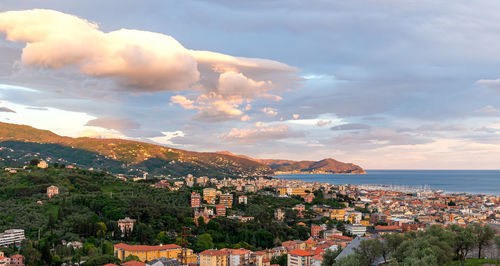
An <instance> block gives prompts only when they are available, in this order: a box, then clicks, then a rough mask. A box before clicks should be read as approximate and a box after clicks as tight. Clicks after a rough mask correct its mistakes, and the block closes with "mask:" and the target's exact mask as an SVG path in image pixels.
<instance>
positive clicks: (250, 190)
mask: <svg viewBox="0 0 500 266" xmlns="http://www.w3.org/2000/svg"><path fill="white" fill-rule="evenodd" d="M245 191H246V192H248V193H255V191H257V189H256V188H255V185H254V184H246V185H245Z"/></svg>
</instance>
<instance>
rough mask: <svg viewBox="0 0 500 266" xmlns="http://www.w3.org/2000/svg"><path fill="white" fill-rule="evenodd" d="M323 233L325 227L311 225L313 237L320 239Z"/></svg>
mask: <svg viewBox="0 0 500 266" xmlns="http://www.w3.org/2000/svg"><path fill="white" fill-rule="evenodd" d="M321 231H323V227H321V226H319V225H315V224H313V225H311V237H319V236H320V234H321Z"/></svg>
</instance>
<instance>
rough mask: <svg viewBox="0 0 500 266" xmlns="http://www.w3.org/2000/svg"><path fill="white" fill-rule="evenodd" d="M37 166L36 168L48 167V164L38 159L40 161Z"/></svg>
mask: <svg viewBox="0 0 500 266" xmlns="http://www.w3.org/2000/svg"><path fill="white" fill-rule="evenodd" d="M37 167H38V168H47V167H49V164H48V163H47V162H46V161H44V160H40V162H39V163H38V164H37Z"/></svg>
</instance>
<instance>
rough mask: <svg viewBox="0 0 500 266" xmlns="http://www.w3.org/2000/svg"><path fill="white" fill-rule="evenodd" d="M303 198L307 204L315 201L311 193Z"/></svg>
mask: <svg viewBox="0 0 500 266" xmlns="http://www.w3.org/2000/svg"><path fill="white" fill-rule="evenodd" d="M302 198H303V199H304V201H305V202H307V203H311V202H313V200H314V194H312V193H309V194H307V195H303V196H302Z"/></svg>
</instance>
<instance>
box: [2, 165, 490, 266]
mask: <svg viewBox="0 0 500 266" xmlns="http://www.w3.org/2000/svg"><path fill="white" fill-rule="evenodd" d="M36 167H37V168H39V169H44V168H47V167H49V166H48V165H47V164H46V163H45V162H40V163H39V164H38V165H37V166H36ZM18 171H20V172H22V171H30V170H29V169H22V168H17V169H14V168H5V172H7V173H10V174H15V173H17V172H18ZM115 178H116V179H117V180H120V182H127V183H129V182H130V183H143V182H146V181H149V182H148V184H149V186H150V187H151V188H152V189H154V191H155V193H163V192H162V191H168V192H169V193H180V191H185V189H189V191H190V193H189V201H188V204H189V206H186V207H190V209H191V215H190V216H191V219H192V221H193V222H194V227H201V226H206V225H210V224H211V222H210V221H211V220H212V219H229V220H233V221H236V222H238V223H241V224H245V223H252V222H254V220H255V219H256V217H255V216H254V215H252V213H255V212H253V211H252V210H251V209H249V208H247V207H248V206H252V203H254V202H255V201H257V200H259V201H261V200H262V199H261V198H260V197H265V198H269V199H271V200H272V201H276V202H278V201H279V202H284V204H283V206H276V208H274V209H273V210H272V214H273V216H272V217H270V219H271V220H273V222H276V223H282V224H284V225H287V224H290V221H295V222H296V223H295V224H293V225H291V226H294V227H297V228H300V229H299V230H302V231H303V232H305V233H303V234H302V235H301V238H302V239H300V237H299V238H298V239H292V240H287V241H280V239H279V238H277V236H271V237H272V238H276V240H274V241H272V243H271V244H269V245H268V246H267V248H257V246H259V245H258V244H256V242H254V243H251V244H248V246H247V247H245V246H241V247H238V248H227V247H226V248H220V249H217V248H216V247H215V246H214V244H213V243H212V240H211V236H210V234H208V236H207V235H206V234H205V235H201V236H197V238H198V242H200V238H203V237H205V238H207V239H208V240H207V241H206V242H207V243H208V244H207V245H205V246H203V247H202V248H200V247H198V248H197V250H198V252H195V251H194V250H193V249H192V248H191V247H190V246H189V243H188V242H189V241H188V240H187V239H188V237H192V235H191V232H190V230H191V228H187V227H183V228H182V232H178V234H177V240H176V241H175V242H172V243H165V244H159V245H143V244H140V245H137V244H136V243H133V242H130V243H125V242H120V243H115V244H114V246H113V256H114V257H115V258H117V259H118V261H120V263H121V265H200V266H226V265H227V266H236V265H257V266H269V265H275V264H280V265H290V266H313V265H314V266H320V265H325V264H322V263H323V260H324V259H325V258H324V254H325V252H333V253H334V252H337V253H334V254H335V256H336V257H337V259H338V258H342V257H346V256H348V255H349V254H352V253H354V252H355V249H356V247H357V246H359V245H360V242H361V240H363V239H377V238H380V237H382V236H384V235H386V234H403V233H406V232H418V231H425V230H426V229H427V228H429V227H431V226H435V225H438V226H440V227H448V226H451V225H459V226H462V227H463V226H466V225H469V224H482V225H488V226H489V227H491V228H493V229H494V230H495V231H496V234H497V235H498V233H499V231H500V230H499V228H500V222H499V221H500V197H498V196H493V195H474V194H466V193H451V194H448V193H444V192H442V191H434V190H430V189H428V188H416V189H412V188H408V187H393V186H377V185H366V186H354V185H331V184H328V183H316V182H312V183H308V182H303V181H298V180H287V179H280V178H275V177H240V178H224V179H216V178H209V177H194V176H192V175H188V176H185V177H180V178H172V177H170V178H167V177H161V178H149V179H148V180H146V177H145V176H144V177H142V178H137V177H135V178H133V177H125V176H123V175H117V176H115ZM60 196H61V195H60V188H59V187H57V186H55V185H51V186H48V187H47V188H46V197H45V199H44V200H40V201H37V204H39V205H43V204H45V202H48V201H51V200H53V199H54V198H57V197H60ZM273 199H274V200H273ZM280 200H282V201H280ZM259 204H260V203H259ZM257 218H258V217H257ZM138 219H140V218H139V217H121V218H120V219H119V220H117V221H116V225H117V227H118V228H119V232H120V233H121V235H122V237H124V236H126V235H130V234H133V233H134V231H135V230H137V229H136V224H137V222H138V221H137V220H138ZM287 226H290V225H287ZM223 230H224V229H223ZM124 238H125V239H126V237H124ZM24 239H25V236H24V231H23V230H22V229H19V228H11V229H9V230H7V231H5V232H4V233H2V234H0V246H4V247H9V246H18V247H19V246H20V245H21V242H22V241H23V240H24ZM271 240H272V239H271ZM198 242H196V243H198ZM252 244H253V245H252ZM63 245H65V246H66V247H71V248H72V249H81V248H83V246H84V243H82V242H79V241H63ZM260 246H262V245H260ZM204 248H206V249H204ZM202 249H204V250H202ZM483 252H489V253H488V254H486V253H483V255H484V254H486V256H489V257H494V256H498V253H496V251H495V249H493V251H491V250H487V251H483ZM0 255H2V256H1V257H0V265H24V264H23V258H22V256H20V255H19V254H13V255H11V256H10V257H8V256H6V255H3V254H0ZM79 264H80V261H78V262H73V263H64V264H62V265H79ZM110 265H111V264H110ZM115 265H117V264H115Z"/></svg>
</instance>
